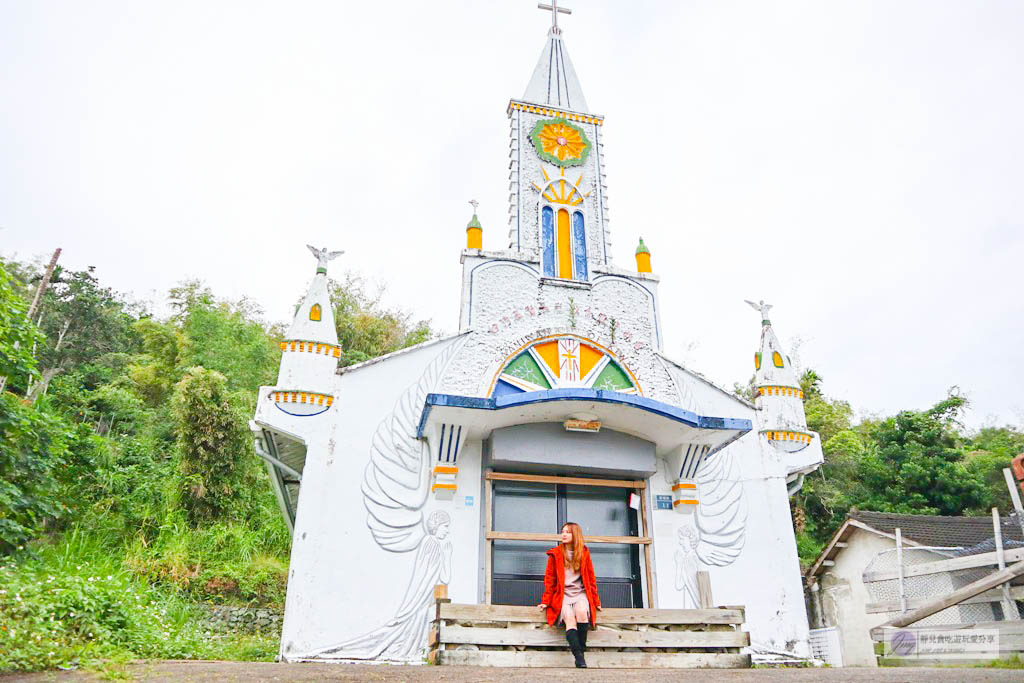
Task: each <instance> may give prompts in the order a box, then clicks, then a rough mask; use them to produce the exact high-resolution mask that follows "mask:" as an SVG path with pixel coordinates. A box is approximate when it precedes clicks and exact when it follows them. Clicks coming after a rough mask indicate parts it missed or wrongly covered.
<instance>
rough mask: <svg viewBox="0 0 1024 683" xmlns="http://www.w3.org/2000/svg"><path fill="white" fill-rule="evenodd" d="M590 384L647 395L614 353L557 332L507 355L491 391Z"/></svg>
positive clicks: (589, 341) (582, 339) (534, 389)
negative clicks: (555, 334)
mask: <svg viewBox="0 0 1024 683" xmlns="http://www.w3.org/2000/svg"><path fill="white" fill-rule="evenodd" d="M568 387H586V388H591V389H604V390H606V391H618V392H621V393H623V394H639V395H643V392H642V391H641V390H640V385H639V384H638V383H637V381H636V377H634V376H633V373H632V372H630V371H629V369H628V368H627V367H626V366H625V365H623V364H622V363H620V362H619V361H618V360H617V359H616V358H615V357H614V355H613V354H612V353H611V351H609V350H608V349H606V348H605V347H603V346H601V345H600V344H598V343H597V342H594V341H591V340H589V339H586V338H584V337H575V336H572V335H557V336H552V337H543V338H541V339H537V340H535V341H533V342H530V344H528V345H527V346H525V347H523V348H520V349H519V350H517V351H516V352H515V353H513V354H512V355H511V356H509V357H508V358H506V359H505V363H504V364H503V366H502V368H501V370H499V371H498V374H497V375H496V376H495V377H494V379H493V380H492V381H491V387H490V392H489V393H490V395H491V396H504V395H506V394H517V393H521V392H524V391H544V390H546V389H564V388H568Z"/></svg>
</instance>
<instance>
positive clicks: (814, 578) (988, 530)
mask: <svg viewBox="0 0 1024 683" xmlns="http://www.w3.org/2000/svg"><path fill="white" fill-rule="evenodd" d="M1001 527H1002V529H1001V531H1002V538H1003V541H1004V543H1005V544H1006V545H1007V546H1008V547H1015V546H1019V545H1021V542H1022V541H1024V536H1022V535H1021V528H1020V525H1019V524H1018V523H1017V519H1016V517H1014V516H1011V517H1003V518H1002V519H1001ZM897 528H899V529H900V531H901V535H902V537H903V546H904V548H907V549H908V550H909V554H910V555H912V556H913V561H914V562H915V563H916V562H928V561H936V560H943V559H947V558H949V557H953V556H956V555H960V554H963V553H964V552H965V550H966V549H974V548H977V547H982V548H984V547H986V546H985V545H984V544H986V543H987V544H989V545H991V544H992V537H993V525H992V518H991V517H988V516H986V517H946V516H938V515H901V514H892V513H887V512H868V511H864V512H862V511H854V512H851V513H850V514H849V515H848V516H847V518H846V520H845V521H844V522H843V524H842V526H840V527H839V529H838V530H837V531H836V533H835V534H833V536H832V538H831V539H830V540H829V542H828V543H827V544H826V545H825V548H824V550H822V552H821V554H820V555H819V556H818V558H817V559H816V560H815V561H814V563H813V564H812V565H811V567H810V568H809V569H808V570H807V572H806V573H805V575H804V578H805V596H806V598H807V610H808V617H809V623H810V626H811V629H812V638H813V636H814V630H815V629H828V630H829V631H828V635H829V636H831V637H830V638H828V639H827V642H828V643H829V646H830V647H829V648H828V649H829V652H827V653H826V652H822V653H819V656H826V655H827V657H828V659H829V661H830V663H832V664H833V665H841V666H875V665H876V661H875V653H874V644H873V642H872V640H871V633H870V632H871V629H872V628H874V627H876V626H879V625H881V624H882V623H884V622H886V621H887V620H888V619H889V618H891V616H892V615H891V614H890V613H889V612H888V611H887V610H886V609H883V606H882V605H880V604H879V602H878V596H872V594H871V591H870V590H869V587H868V585H866V584H865V582H864V573H865V570H868V569H877V568H878V566H879V564H880V560H883V559H884V560H886V561H889V562H894V561H895V552H894V551H895V548H896V529H897ZM906 563H907V561H906V560H905V561H904V564H906ZM934 580H935V581H940V582H941V581H946V582H948V583H949V585H948V586H945V587H942V586H936V587H935V590H934V592H935V593H936V594H941V592H943V591H946V592H951V591H953V590H955V589H956V588H958V587H959V586H958V585H954V584H955V583H956V580H957V577H953V576H949V575H945V574H944V575H935V579H934ZM897 597H898V596H897ZM953 609H960V610H964V609H966V610H968V613H966V614H964V615H962V617H961V619H960V620H961V621H972V620H977V619H979V617H978V616H977V614H975V612H978V610H983V611H984V610H988V613H986V614H985V615H984V617H985V619H987V620H996V619H1000V618H1002V614H1001V613H995V612H997V611H998V607H995V608H993V607H991V606H990V605H989V604H987V603H985V604H975V605H964V606H959V607H957V608H953ZM993 610H995V611H993ZM833 630H834V631H833ZM822 632H823V633H825V631H822ZM822 642H826V641H825V640H824V639H823V640H822ZM836 647H838V649H839V652H833V651H832V650H834V649H835V648H836Z"/></svg>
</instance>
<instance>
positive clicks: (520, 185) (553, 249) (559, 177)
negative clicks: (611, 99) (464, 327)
mask: <svg viewBox="0 0 1024 683" xmlns="http://www.w3.org/2000/svg"><path fill="white" fill-rule="evenodd" d="M538 7H540V8H541V9H545V10H550V11H551V16H552V24H551V28H550V30H549V31H548V35H547V38H546V40H545V43H544V48H543V49H542V50H541V54H540V58H539V59H538V60H537V66H536V68H535V69H534V71H533V76H532V77H531V78H530V82H529V84H528V85H527V86H526V92H525V93H524V94H523V97H522V98H521V99H518V100H516V99H513V100H511V101H510V102H509V105H508V118H509V137H510V141H509V169H510V170H509V189H510V192H509V248H510V249H512V250H513V251H516V252H518V253H519V254H520V257H521V258H523V259H524V260H529V261H539V262H540V266H541V273H542V275H543V277H547V278H557V279H562V280H574V281H577V282H588V281H590V279H591V277H592V275H593V269H594V267H595V266H603V265H608V253H609V249H610V247H611V242H610V240H609V235H608V218H607V215H608V188H607V184H606V181H605V175H604V158H603V157H604V148H603V143H602V140H601V126H602V125H603V123H604V119H603V117H601V116H598V115H596V114H594V113H592V112H590V111H589V108H588V107H587V101H586V99H585V98H584V96H583V89H582V87H581V86H580V82H579V79H578V78H577V77H576V70H575V68H573V64H572V60H570V59H569V53H568V51H567V50H566V48H565V42H564V41H563V40H562V29H560V28H559V26H558V15H559V14H569V13H570V12H571V10H568V9H566V8H564V7H559V6H558V2H557V0H552V2H551V4H550V5H538Z"/></svg>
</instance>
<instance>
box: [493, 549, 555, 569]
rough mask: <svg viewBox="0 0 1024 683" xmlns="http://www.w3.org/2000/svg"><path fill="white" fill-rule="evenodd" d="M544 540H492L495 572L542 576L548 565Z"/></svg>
mask: <svg viewBox="0 0 1024 683" xmlns="http://www.w3.org/2000/svg"><path fill="white" fill-rule="evenodd" d="M551 545H552V544H551V543H548V542H546V541H494V564H493V566H492V571H493V572H494V573H495V574H507V575H509V576H539V577H543V576H544V572H545V571H546V570H547V567H548V556H547V554H546V551H547V549H548V548H550V547H551Z"/></svg>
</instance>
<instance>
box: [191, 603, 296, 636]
mask: <svg viewBox="0 0 1024 683" xmlns="http://www.w3.org/2000/svg"><path fill="white" fill-rule="evenodd" d="M201 609H202V610H203V611H204V612H206V618H205V621H206V622H207V624H209V626H210V628H211V629H212V630H214V631H221V632H224V631H245V632H249V633H262V634H265V635H277V634H280V633H281V622H282V620H283V619H284V611H283V610H280V609H274V608H272V607H232V606H229V605H202V606H201Z"/></svg>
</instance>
